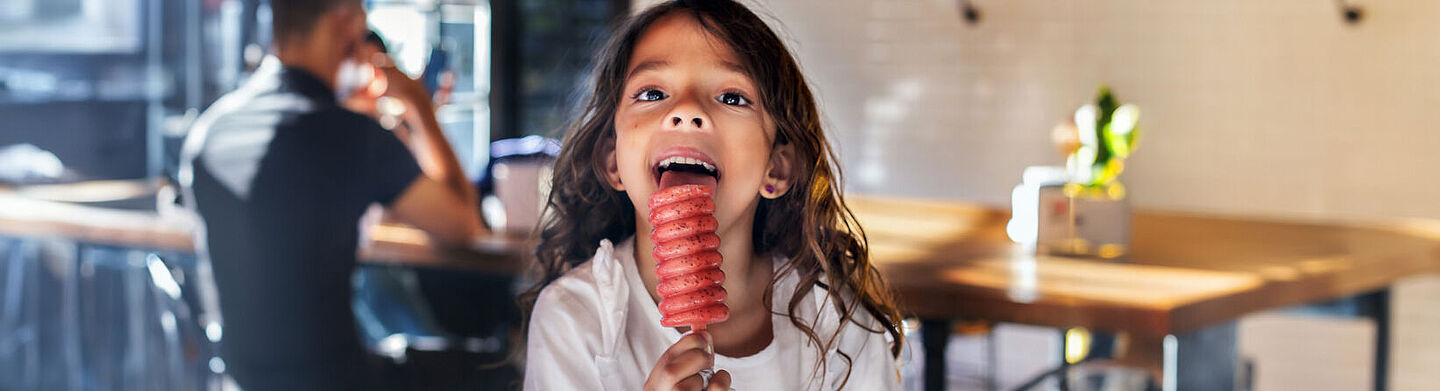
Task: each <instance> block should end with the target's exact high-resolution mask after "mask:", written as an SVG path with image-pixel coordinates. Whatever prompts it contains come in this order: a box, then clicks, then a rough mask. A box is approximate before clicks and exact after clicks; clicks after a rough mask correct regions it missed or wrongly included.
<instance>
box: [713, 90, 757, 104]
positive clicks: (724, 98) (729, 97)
mask: <svg viewBox="0 0 1440 391" xmlns="http://www.w3.org/2000/svg"><path fill="white" fill-rule="evenodd" d="M715 100H716V101H719V102H720V103H724V104H727V105H731V106H749V105H750V99H748V98H745V95H740V94H739V93H736V92H726V93H724V94H720V96H717V97H715Z"/></svg>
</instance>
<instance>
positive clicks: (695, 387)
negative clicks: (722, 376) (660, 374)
mask: <svg viewBox="0 0 1440 391" xmlns="http://www.w3.org/2000/svg"><path fill="white" fill-rule="evenodd" d="M704 384H705V379H703V378H701V377H700V375H699V374H694V375H690V377H687V378H685V379H683V380H680V382H679V383H675V390H676V391H705V390H701V389H700V387H702V386H704ZM711 384H714V383H711Z"/></svg>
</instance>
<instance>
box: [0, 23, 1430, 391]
mask: <svg viewBox="0 0 1440 391" xmlns="http://www.w3.org/2000/svg"><path fill="white" fill-rule="evenodd" d="M653 3H655V1H654V0H634V1H629V0H495V1H490V2H487V1H484V0H393V1H390V0H384V1H381V0H367V1H366V8H367V9H368V10H369V11H370V13H369V20H370V23H371V25H372V27H373V28H374V29H375V30H376V31H378V32H380V33H381V34H382V35H383V36H384V37H385V38H386V39H387V43H388V44H389V45H390V50H391V53H394V55H395V58H396V60H397V62H398V63H399V65H400V67H401V68H402V69H403V70H405V71H407V72H409V73H410V74H412V75H416V76H418V75H421V74H422V73H425V72H426V71H427V69H432V68H431V67H440V68H442V69H447V70H450V71H452V72H454V74H455V75H456V87H455V92H454V97H453V98H452V99H451V100H450V102H449V103H448V104H447V105H445V106H444V107H441V108H440V110H439V118H440V121H441V122H442V124H443V126H444V128H445V132H446V134H447V136H448V137H449V138H450V141H451V145H453V146H454V147H455V149H456V152H457V154H458V155H459V157H460V159H461V162H462V164H463V165H465V169H466V171H467V173H468V174H469V175H470V176H471V177H472V178H475V179H479V178H480V177H481V176H482V174H484V173H485V172H486V167H487V165H488V164H489V163H490V162H491V160H492V159H491V158H492V156H491V151H492V148H491V143H492V142H495V141H500V140H506V139H514V138H519V137H524V136H529V135H545V136H551V137H558V133H557V132H558V130H559V129H560V128H561V127H562V126H563V124H564V121H565V120H566V118H567V115H568V114H569V113H571V112H572V111H571V107H572V104H573V103H574V100H575V96H576V95H575V94H576V92H577V87H579V86H581V83H582V82H583V80H584V77H585V70H586V67H587V66H588V64H589V61H590V59H591V54H592V53H594V51H595V46H596V45H597V44H598V42H599V40H601V39H603V38H604V34H605V33H606V31H607V29H608V28H609V27H611V26H612V23H614V22H615V21H617V20H618V18H622V17H624V16H626V15H628V14H629V13H631V12H632V10H636V9H641V8H643V7H644V6H646V5H649V4H653ZM746 4H748V5H751V7H752V8H754V9H755V10H757V12H758V13H760V14H762V16H764V17H765V18H766V19H767V20H768V21H769V22H770V23H771V24H772V26H773V27H774V28H775V29H776V30H778V31H779V32H780V33H781V35H782V36H783V37H785V39H786V40H787V42H788V44H789V45H790V48H791V49H792V50H793V51H794V53H795V54H796V55H797V56H798V60H799V62H800V64H801V66H802V67H803V69H804V71H805V74H806V76H807V77H808V78H809V81H810V85H811V87H812V88H814V90H815V91H816V93H817V95H818V98H819V100H820V103H821V109H822V113H824V115H825V119H824V120H825V124H826V126H827V127H826V129H827V131H828V132H829V136H830V138H831V141H832V143H833V145H834V146H835V147H836V148H837V150H838V151H839V155H840V157H841V161H842V166H843V168H844V170H845V174H846V179H847V180H848V182H847V190H848V191H850V192H854V193H864V194H877V195H887V196H897V197H914V198H923V199H934V200H947V201H960V202H966V203H972V204H976V205H982V206H986V207H991V208H997V209H1006V210H1008V209H1009V208H1011V207H1012V205H1011V202H1012V188H1014V187H1015V186H1016V184H1017V183H1020V182H1021V174H1022V172H1024V171H1025V169H1026V167H1030V166H1036V165H1064V164H1065V162H1066V157H1065V155H1064V154H1061V153H1057V152H1056V151H1055V148H1054V145H1053V144H1052V139H1051V138H1052V132H1051V129H1052V128H1053V127H1055V125H1056V123H1057V122H1060V121H1063V120H1066V119H1068V118H1070V116H1071V114H1072V113H1073V112H1074V111H1075V110H1076V107H1078V106H1080V105H1083V104H1085V103H1087V102H1092V101H1093V100H1092V99H1093V97H1094V96H1095V91H1096V88H1097V87H1098V86H1101V85H1105V86H1109V87H1110V88H1111V89H1112V90H1113V91H1115V92H1116V94H1117V95H1119V96H1120V97H1121V98H1122V99H1123V100H1124V101H1125V102H1128V103H1133V104H1136V105H1138V106H1139V107H1142V108H1143V110H1144V113H1145V115H1144V116H1143V117H1141V118H1140V120H1139V126H1140V127H1143V128H1144V129H1145V133H1144V135H1143V136H1142V138H1141V140H1140V141H1139V144H1140V145H1141V148H1140V150H1139V151H1138V152H1136V154H1135V155H1134V156H1133V157H1132V158H1130V159H1128V160H1127V161H1126V170H1125V174H1124V176H1123V178H1124V183H1125V185H1126V189H1127V190H1128V191H1127V194H1128V197H1127V198H1128V200H1129V202H1130V205H1133V207H1134V208H1136V209H1148V210H1165V211H1175V212H1180V213H1196V214H1213V215H1224V216H1241V217H1245V218H1259V219H1270V220H1278V221H1301V222H1312V223H1316V222H1318V223H1336V224H1343V223H1349V222H1370V221H1380V220H1383V221H1422V222H1424V221H1434V220H1435V219H1440V203H1437V202H1434V200H1437V199H1440V182H1431V181H1429V180H1426V179H1424V178H1425V177H1427V174H1424V173H1425V172H1427V170H1429V169H1434V168H1435V167H1440V154H1436V153H1433V151H1435V150H1440V137H1432V136H1430V135H1429V130H1427V129H1432V128H1431V126H1436V124H1440V110H1436V109H1434V108H1433V107H1440V72H1437V71H1436V70H1435V69H1436V66H1435V65H1436V64H1440V23H1436V22H1437V21H1440V3H1436V2H1431V1H1422V0H1393V1H1387V2H1376V1H1359V0H1335V1H1314V0H1278V1H1264V2H1255V1H1244V0H1212V1H1204V2H1156V1H1142V0H890V1H872V0H823V1H822V0H785V1H778V0H774V1H765V0H754V1H747V2H746ZM268 23H269V14H268V6H267V4H266V2H265V1H263V0H184V1H165V0H0V184H3V185H4V186H7V187H9V188H12V189H17V190H15V191H19V190H18V189H22V188H26V186H34V185H44V184H71V183H82V182H91V181H101V180H110V181H114V180H120V181H125V182H124V183H131V184H134V183H136V182H135V180H140V182H139V185H138V186H140V187H141V191H139V192H138V193H137V194H146V195H145V196H143V197H142V196H135V197H120V198H118V199H112V198H105V199H94V200H78V201H77V202H78V203H81V204H88V205H87V206H90V207H104V208H110V209H122V210H131V211H151V212H153V211H154V210H155V209H156V208H157V207H156V206H155V201H154V197H153V195H152V194H151V193H152V192H149V191H148V190H146V189H150V190H153V189H154V188H159V187H163V183H164V182H166V179H164V178H174V175H175V172H176V166H177V164H178V150H179V145H180V142H181V141H182V140H183V139H184V137H185V135H186V132H187V131H188V129H189V128H190V126H191V124H192V122H193V121H194V119H195V118H196V117H197V116H198V114H199V113H200V112H201V111H203V110H204V109H205V108H207V107H208V105H209V104H211V103H212V102H214V100H215V99H216V98H218V97H219V96H220V95H222V94H224V93H225V92H228V91H230V90H231V89H233V88H235V87H236V86H238V85H239V83H241V82H243V81H244V80H245V78H246V77H247V76H248V74H249V73H250V72H251V71H253V70H254V69H255V67H256V66H257V64H258V63H259V60H260V58H261V57H262V56H263V54H264V53H265V52H266V50H267V48H268V43H269V36H268V35H269V28H270V27H269V24H268ZM437 53H440V54H439V55H437ZM437 57H438V58H442V59H443V61H439V62H437V61H434V59H436V58H437ZM152 180H154V181H152ZM155 181H158V183H161V184H156V183H157V182H155ZM46 194H47V193H46V192H45V189H43V188H41V189H40V190H35V191H34V193H32V195H34V196H35V197H36V198H45V197H46ZM64 194H71V193H64ZM65 197H67V196H55V197H53V198H65ZM161 204H162V205H163V204H164V203H163V202H162V203H161ZM14 205H29V204H14ZM507 207H508V206H507ZM36 213H41V214H44V213H48V212H36ZM56 213H60V212H56ZM488 213H489V212H488V211H487V219H492V217H491V216H489V215H488ZM96 216H98V217H97V218H105V217H108V215H96ZM128 216H131V215H120V216H117V217H115V218H116V219H121V220H123V219H126V218H129V217H128ZM492 222H493V219H492ZM1427 224H1428V223H1427ZM18 230H21V229H20V228H15V231H18ZM6 235H10V236H6ZM1176 240H1183V238H1182V239H1176ZM1316 240H1317V244H1319V242H1320V241H1323V239H1316ZM1437 254H1440V253H1437ZM0 257H3V258H0V299H3V302H0V304H3V305H0V311H3V312H0V389H7V390H8V389H22V390H28V389H102V390H108V389H212V388H215V387H220V384H221V381H220V380H217V379H218V376H216V375H217V374H222V373H223V372H224V370H223V362H217V361H215V360H213V359H212V357H213V354H214V350H213V346H211V345H210V343H211V342H210V341H214V340H218V338H219V337H218V336H216V335H214V334H215V333H213V332H211V333H210V334H207V331H208V330H207V325H206V324H205V323H204V322H202V320H201V319H202V318H203V317H201V316H199V315H198V314H195V313H194V312H195V310H194V309H193V308H196V306H197V304H196V302H195V301H196V299H195V298H194V297H193V296H192V294H191V293H190V291H189V290H188V288H189V286H190V285H189V284H186V283H184V279H185V277H184V276H186V275H190V274H193V270H194V269H195V267H196V265H195V261H194V256H193V255H191V254H189V253H187V252H185V251H167V250H165V249H154V248H133V247H130V246H123V245H114V244H104V243H91V242H87V241H85V240H78V239H74V238H67V237H64V236H59V237H56V236H55V235H49V236H42V237H39V238H36V237H33V236H27V235H21V234H16V233H14V231H6V233H5V234H0ZM364 268H371V269H386V268H407V269H410V270H414V271H415V272H414V273H412V274H407V276H409V277H405V278H406V279H407V280H405V281H411V282H408V283H406V284H409V285H406V286H407V287H408V288H404V289H394V290H385V289H377V290H375V291H378V292H390V293H383V294H376V295H367V294H365V293H362V294H360V295H358V299H359V300H358V301H359V302H357V306H361V307H366V306H368V307H366V308H373V310H371V311H373V312H375V313H376V314H379V315H376V316H375V317H374V318H373V319H370V320H365V319H362V322H367V321H368V322H371V325H372V326H374V328H376V329H375V331H374V332H373V333H369V334H370V335H371V337H372V338H373V341H372V343H373V345H374V346H376V347H377V349H379V348H381V347H382V346H381V345H382V344H383V341H384V340H385V338H386V337H388V336H391V335H401V334H403V335H427V336H438V337H441V338H442V339H443V340H445V341H447V342H445V344H446V345H445V346H448V347H453V346H461V347H463V348H443V349H428V350H427V349H422V348H418V347H416V345H417V342H413V341H418V340H412V342H409V343H408V345H407V344H403V343H402V346H401V347H400V348H399V350H400V351H405V350H407V349H408V350H410V351H412V354H411V356H410V357H414V358H413V359H412V362H422V363H421V364H417V368H419V369H415V370H416V371H431V372H432V373H437V374H441V375H436V378H437V379H439V378H445V379H450V380H446V382H445V384H444V385H443V386H439V385H437V386H436V388H442V387H452V386H453V387H457V388H466V387H468V388H471V389H473V388H477V387H478V388H485V389H491V388H497V387H498V388H503V387H504V386H503V385H504V384H509V383H507V382H511V381H513V380H514V379H515V376H517V375H516V373H515V372H514V368H513V367H502V368H499V369H495V368H491V367H485V368H486V369H483V370H476V369H474V368H478V367H481V366H483V365H482V364H484V363H491V362H494V361H496V360H497V358H503V353H504V352H505V351H506V350H507V349H508V348H509V346H508V344H507V343H506V342H504V341H505V340H506V338H508V337H510V336H511V335H510V334H511V333H513V332H514V328H515V325H516V324H517V322H518V315H516V314H514V313H510V312H506V311H495V312H494V313H490V312H486V313H483V314H479V315H475V314H474V313H473V312H471V313H468V314H465V315H467V316H468V317H467V316H456V315H454V314H456V313H461V312H465V311H460V310H457V309H473V308H489V307H481V306H487V305H489V306H503V305H508V304H506V303H510V302H511V300H513V291H514V289H511V288H513V286H515V285H516V284H517V281H516V279H515V277H513V276H509V275H497V274H494V273H481V272H474V273H457V272H454V271H450V270H445V269H426V268H423V267H420V268H415V267H410V266H395V265H386V264H370V265H366V266H364ZM363 275H364V274H363V273H362V274H361V276H363ZM169 281H174V282H169ZM364 281H365V279H364V278H363V277H357V289H361V290H362V291H364V289H365V284H364ZM170 286H176V287H177V288H175V289H170V288H167V287H170ZM477 286H483V287H498V288H495V289H492V290H491V291H485V292H480V291H476V290H475V289H479V288H475V287H477ZM1388 286H1389V289H1388V291H1387V294H1386V296H1385V297H1383V298H1382V299H1383V300H1385V302H1386V305H1387V308H1388V309H1387V311H1388V320H1387V321H1378V320H1373V319H1369V318H1366V317H1357V316H1350V315H1346V314H1353V313H1356V312H1364V311H1363V309H1357V308H1359V307H1360V306H1363V304H1356V303H1355V302H1348V301H1345V300H1336V301H1333V302H1325V303H1312V304H1310V305H1306V306H1300V307H1287V308H1278V309H1271V310H1267V311H1262V312H1258V313H1251V314H1246V315H1244V316H1243V317H1239V318H1238V319H1237V320H1236V321H1235V322H1236V323H1235V324H1234V327H1235V329H1236V331H1235V332H1234V336H1233V339H1234V341H1233V344H1234V346H1235V348H1236V350H1237V352H1238V353H1237V354H1238V356H1239V357H1240V362H1241V366H1242V367H1243V368H1244V369H1243V370H1242V371H1241V372H1242V373H1243V375H1242V376H1244V377H1245V381H1244V382H1243V383H1242V384H1243V385H1244V386H1243V387H1237V388H1244V389H1255V390H1293V389H1312V390H1315V389H1327V390H1329V389H1334V390H1353V389H1372V388H1375V387H1376V386H1375V384H1374V379H1375V378H1376V377H1381V376H1383V377H1388V379H1389V380H1388V386H1387V387H1386V388H1389V389H1396V390H1428V389H1434V388H1435V384H1440V372H1436V371H1434V370H1433V369H1432V368H1433V366H1434V363H1435V362H1440V337H1437V336H1436V334H1435V333H1434V332H1433V330H1436V329H1440V276H1436V275H1435V274H1433V272H1430V273H1414V274H1413V275H1407V276H1404V277H1403V278H1400V279H1398V280H1396V281H1394V283H1393V284H1391V285H1388ZM179 287H184V288H187V289H181V288H179ZM466 289H470V290H466ZM487 289H488V288H487ZM175 291H180V292H175ZM172 292H174V293H172ZM394 292H399V293H394ZM367 300H368V301H367ZM397 303H398V304H397ZM407 303H408V304H407ZM414 303H421V304H414ZM357 308H360V307H357ZM415 308H420V310H416V309H415ZM494 308H499V307H494ZM364 312H365V311H358V310H357V313H364ZM390 313H397V314H398V315H393V316H390V315H384V314H390ZM469 315H474V316H469ZM387 316H388V317H392V318H394V319H397V320H391V321H387V320H383V319H386V318H387ZM362 318H363V316H362ZM156 319H161V320H156ZM165 319H168V320H165ZM177 319H178V320H177ZM416 319H422V320H423V321H417V320H416ZM1383 322H1388V323H1389V324H1388V325H1382V324H1380V323H1383ZM1381 328H1383V329H1384V330H1387V331H1385V332H1378V330H1379V329H1381ZM1063 331H1064V330H1063V329H1057V328H1055V327H1049V326H1031V325H1021V324H1016V323H1004V322H1001V323H995V324H991V325H988V326H986V328H985V330H984V332H983V333H954V334H953V335H950V336H948V337H947V338H950V339H951V343H950V344H949V345H948V348H947V351H946V352H945V353H944V354H945V355H946V356H948V357H949V358H950V359H949V363H948V364H947V365H949V368H950V370H949V371H948V373H947V375H946V376H947V384H948V389H963V390H970V389H1011V388H1014V387H1016V386H1019V385H1020V384H1021V383H1023V382H1025V381H1027V380H1029V379H1031V378H1034V377H1035V375H1036V374H1037V373H1040V372H1044V371H1045V370H1046V369H1048V368H1049V367H1051V366H1053V365H1054V364H1055V363H1056V362H1058V361H1059V360H1060V359H1061V358H1060V357H1059V356H1060V354H1061V352H1063V351H1064V346H1063V345H1065V343H1066V341H1065V338H1066V337H1065V334H1064V332H1063ZM1377 338H1388V341H1386V343H1388V350H1385V349H1381V350H1380V351H1379V353H1377V351H1376V349H1375V348H1374V347H1373V346H1375V345H1376V344H1377V343H1380V342H1378V341H1377ZM487 341H488V342H487ZM917 349H920V348H919V345H916V347H914V348H912V349H911V350H912V351H911V352H910V353H907V354H912V356H908V357H911V359H907V360H906V363H907V365H908V367H907V368H909V369H907V372H906V373H907V374H909V375H912V376H911V377H909V378H908V380H907V387H910V388H912V389H920V387H921V385H920V382H919V381H918V380H915V378H916V377H918V373H919V372H918V371H920V370H921V369H919V368H917V367H915V365H918V364H916V363H915V362H916V361H917V360H919V359H918V358H916V357H923V354H924V352H921V351H917ZM422 351H428V353H427V352H422ZM426 354H430V356H426ZM1377 354H1383V355H1384V356H1383V357H1377V356H1376V355H1377ZM156 358H165V359H168V360H169V361H164V360H157V359H156ZM1377 359H1380V360H1387V361H1388V365H1383V366H1379V367H1377V366H1374V365H1372V362H1374V361H1375V360H1377ZM426 360H429V361H426ZM162 362H164V363H168V364H167V365H165V366H162V365H160V363H162ZM506 368H509V369H506ZM1377 368H1380V369H1377ZM1376 371H1385V372H1386V373H1383V374H1377V373H1375V372H1376ZM447 376H448V377H447ZM1060 383H1061V382H1058V381H1054V380H1050V381H1047V382H1045V383H1042V384H1040V385H1039V386H1037V387H1042V388H1041V389H1057V388H1061V387H1062V385H1061V384H1060Z"/></svg>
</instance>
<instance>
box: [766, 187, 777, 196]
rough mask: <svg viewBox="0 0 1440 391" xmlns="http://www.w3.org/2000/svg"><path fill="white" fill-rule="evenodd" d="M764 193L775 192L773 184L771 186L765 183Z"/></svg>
mask: <svg viewBox="0 0 1440 391" xmlns="http://www.w3.org/2000/svg"><path fill="white" fill-rule="evenodd" d="M765 193H766V194H773V193H775V186H773V185H765Z"/></svg>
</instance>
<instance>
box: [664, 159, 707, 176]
mask: <svg viewBox="0 0 1440 391" xmlns="http://www.w3.org/2000/svg"><path fill="white" fill-rule="evenodd" d="M671 164H693V165H698V166H701V167H705V169H706V170H709V171H710V172H715V165H713V164H710V163H706V162H704V161H702V160H700V159H696V158H689V157H681V156H675V157H668V158H665V160H662V161H660V168H670V165H671Z"/></svg>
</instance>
